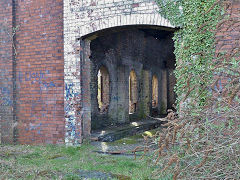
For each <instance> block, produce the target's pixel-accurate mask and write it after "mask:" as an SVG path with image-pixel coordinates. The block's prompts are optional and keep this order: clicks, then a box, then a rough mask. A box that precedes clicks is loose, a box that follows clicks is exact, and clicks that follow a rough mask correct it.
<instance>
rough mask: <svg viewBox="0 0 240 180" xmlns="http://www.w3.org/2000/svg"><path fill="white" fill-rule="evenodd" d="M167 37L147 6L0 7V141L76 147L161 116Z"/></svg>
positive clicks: (116, 1) (169, 85)
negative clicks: (116, 127) (109, 130)
mask: <svg viewBox="0 0 240 180" xmlns="http://www.w3.org/2000/svg"><path fill="white" fill-rule="evenodd" d="M234 7H235V9H234V11H236V12H239V3H238V2H237V1H236V3H235V5H234ZM174 30H175V29H174V27H173V26H172V25H171V24H170V23H169V22H168V21H167V20H166V19H164V18H163V17H161V16H160V15H159V13H158V6H157V4H156V3H155V1H154V0H54V1H53V0H39V1H36V0H0V142H1V143H22V144H48V143H49V144H63V143H66V144H79V143H81V142H82V139H83V138H87V137H89V135H90V134H91V130H94V129H101V128H103V127H105V126H109V125H111V124H121V123H128V122H130V121H132V120H133V119H139V118H144V117H145V116H147V115H153V114H157V115H159V114H165V113H166V109H167V108H170V107H171V106H172V104H173V103H174V101H175V94H174V93H173V86H174V84H175V78H174V76H173V74H172V72H173V69H174V64H175V58H174V55H173V41H172V35H173V32H174ZM225 33H231V32H230V31H226V32H225ZM238 35H239V34H238ZM220 37H222V38H224V37H223V36H221V35H220V34H219V35H218V38H220ZM234 38H236V37H235V36H233V37H232V39H229V41H232V40H234Z"/></svg>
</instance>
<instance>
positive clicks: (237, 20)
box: [216, 0, 240, 89]
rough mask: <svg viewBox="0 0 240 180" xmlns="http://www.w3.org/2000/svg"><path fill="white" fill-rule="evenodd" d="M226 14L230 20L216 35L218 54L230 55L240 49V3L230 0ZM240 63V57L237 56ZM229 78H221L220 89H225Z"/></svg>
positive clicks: (226, 21)
mask: <svg viewBox="0 0 240 180" xmlns="http://www.w3.org/2000/svg"><path fill="white" fill-rule="evenodd" d="M225 6H226V7H225V8H226V12H227V14H228V15H229V19H226V20H225V21H223V22H221V23H220V25H219V26H218V28H219V31H218V33H217V34H216V42H217V48H216V51H217V53H219V52H227V54H229V53H230V52H232V50H234V51H233V52H236V51H238V52H239V48H240V1H239V0H229V1H227V2H226V4H225ZM236 58H237V60H239V62H240V57H239V56H238V55H237V56H236ZM227 80H228V78H225V77H221V80H220V81H219V83H218V88H220V89H222V88H224V86H225V84H226V83H227Z"/></svg>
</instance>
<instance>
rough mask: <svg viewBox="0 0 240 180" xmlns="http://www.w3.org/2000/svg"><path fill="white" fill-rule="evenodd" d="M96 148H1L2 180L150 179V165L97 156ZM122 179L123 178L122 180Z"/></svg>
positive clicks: (85, 146)
mask: <svg viewBox="0 0 240 180" xmlns="http://www.w3.org/2000/svg"><path fill="white" fill-rule="evenodd" d="M94 150H95V147H93V146H91V145H89V144H83V145H81V146H80V147H65V146H55V145H47V146H26V145H25V146H24V145H17V146H11V145H1V146H0V179H79V177H78V176H77V173H76V171H77V170H91V171H100V172H106V173H112V174H115V175H116V179H127V178H126V177H130V178H131V179H137V180H141V179H150V178H151V172H152V169H151V167H150V166H149V165H148V163H147V161H144V160H138V159H137V160H134V157H124V156H109V155H101V154H97V153H94V152H93V151H94ZM121 177H122V178H121Z"/></svg>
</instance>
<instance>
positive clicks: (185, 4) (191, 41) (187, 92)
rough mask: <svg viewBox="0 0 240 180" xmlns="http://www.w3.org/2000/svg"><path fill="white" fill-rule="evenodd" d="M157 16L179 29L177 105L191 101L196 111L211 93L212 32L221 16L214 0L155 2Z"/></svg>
mask: <svg viewBox="0 0 240 180" xmlns="http://www.w3.org/2000/svg"><path fill="white" fill-rule="evenodd" d="M158 3H159V7H160V14H161V15H162V16H164V17H165V18H166V19H168V20H169V21H170V22H171V24H173V25H175V26H176V27H179V30H178V31H177V32H176V33H175V36H174V38H173V39H174V43H175V52H174V53H175V56H176V70H175V76H176V78H177V84H176V86H175V91H176V93H177V96H178V98H177V104H178V105H179V104H180V103H181V102H186V100H187V99H193V100H192V101H191V102H192V104H189V103H188V108H190V107H191V108H192V106H194V107H195V109H196V110H197V109H198V108H196V106H197V107H199V108H201V107H202V106H204V105H205V102H206V98H207V97H208V96H209V95H210V94H211V93H210V92H209V89H208V88H207V86H208V85H209V84H211V83H212V81H213V72H212V69H213V67H214V65H213V61H214V57H215V56H214V54H215V52H216V50H215V43H214V42H215V40H214V39H215V33H214V32H215V29H216V26H217V24H218V22H219V20H220V17H221V11H220V6H219V5H216V0H159V1H158Z"/></svg>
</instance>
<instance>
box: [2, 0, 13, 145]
mask: <svg viewBox="0 0 240 180" xmlns="http://www.w3.org/2000/svg"><path fill="white" fill-rule="evenodd" d="M11 34H12V1H11V0H1V1H0V143H1V142H2V143H11V142H12V141H13V128H12V127H13V126H12V125H13V108H12V105H13V91H12V89H13V79H12V78H13V73H12V69H13V61H12V40H11Z"/></svg>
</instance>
